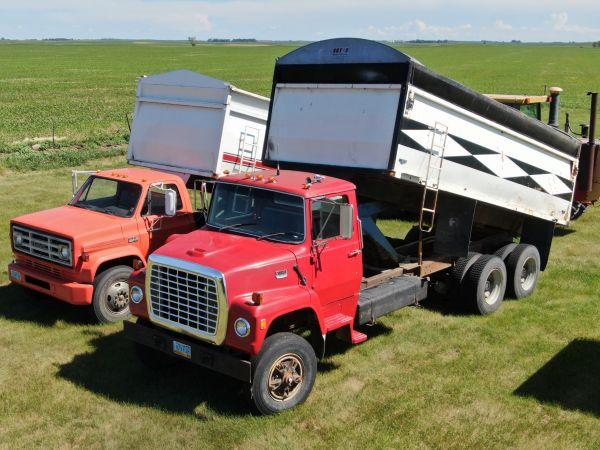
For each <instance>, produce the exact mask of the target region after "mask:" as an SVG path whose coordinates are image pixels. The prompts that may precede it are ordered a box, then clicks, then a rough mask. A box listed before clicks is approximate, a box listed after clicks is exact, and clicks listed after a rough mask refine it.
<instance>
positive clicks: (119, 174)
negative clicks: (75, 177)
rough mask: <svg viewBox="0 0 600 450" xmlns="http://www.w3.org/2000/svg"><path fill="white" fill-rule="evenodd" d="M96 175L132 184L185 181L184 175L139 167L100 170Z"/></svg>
mask: <svg viewBox="0 0 600 450" xmlns="http://www.w3.org/2000/svg"><path fill="white" fill-rule="evenodd" d="M96 175H98V176H100V177H105V178H120V179H122V180H124V181H129V182H132V183H140V184H145V183H157V182H160V181H169V180H174V179H177V178H181V179H183V176H182V175H179V174H176V173H169V172H161V171H159V170H151V169H143V168H138V167H125V168H121V169H108V170H99V171H98V172H96Z"/></svg>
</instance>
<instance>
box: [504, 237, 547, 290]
mask: <svg viewBox="0 0 600 450" xmlns="http://www.w3.org/2000/svg"><path fill="white" fill-rule="evenodd" d="M506 270H507V271H508V288H507V292H508V295H510V296H511V297H513V298H516V299H519V298H524V297H527V296H529V295H531V294H532V293H533V291H534V290H535V288H536V286H537V282H538V280H539V278H540V252H539V251H538V249H537V248H535V247H534V246H533V245H528V244H519V245H517V246H516V247H515V249H514V250H513V251H512V252H511V253H510V255H508V258H507V259H506Z"/></svg>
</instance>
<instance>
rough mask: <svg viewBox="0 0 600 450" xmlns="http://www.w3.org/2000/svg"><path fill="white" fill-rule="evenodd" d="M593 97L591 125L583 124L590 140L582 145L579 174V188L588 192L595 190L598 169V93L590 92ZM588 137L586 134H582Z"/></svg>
mask: <svg viewBox="0 0 600 450" xmlns="http://www.w3.org/2000/svg"><path fill="white" fill-rule="evenodd" d="M588 95H589V96H590V97H591V108H590V125H589V127H586V126H583V125H582V127H581V128H582V130H581V131H582V133H581V134H582V135H583V134H584V133H583V131H584V129H586V131H587V138H588V141H587V142H584V143H583V144H582V145H581V154H580V156H579V175H578V176H577V189H578V190H580V191H583V192H586V193H589V192H592V191H593V190H594V172H595V169H596V152H597V148H598V146H597V145H596V116H597V114H598V93H597V92H588ZM582 137H584V138H585V137H586V136H582Z"/></svg>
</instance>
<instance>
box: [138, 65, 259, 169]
mask: <svg viewBox="0 0 600 450" xmlns="http://www.w3.org/2000/svg"><path fill="white" fill-rule="evenodd" d="M268 110H269V99H268V98H266V97H262V96H259V95H256V94H253V93H251V92H246V91H243V90H241V89H237V88H236V87H234V86H232V85H231V84H229V83H226V82H224V81H221V80H217V79H215V78H211V77H207V76H205V75H201V74H199V73H196V72H191V71H189V70H177V71H173V72H167V73H162V74H158V75H151V76H147V77H142V78H141V79H140V82H139V85H138V91H137V98H136V105H135V113H134V120H133V125H132V129H131V138H130V141H129V149H128V161H129V163H130V164H134V165H139V166H145V167H152V168H156V169H161V170H169V171H176V172H181V173H187V174H194V175H201V176H206V177H213V176H219V175H221V174H222V173H223V171H224V170H230V171H232V170H244V168H245V167H253V166H254V165H255V164H257V162H260V160H261V158H262V148H263V142H264V136H265V127H266V122H267V115H268Z"/></svg>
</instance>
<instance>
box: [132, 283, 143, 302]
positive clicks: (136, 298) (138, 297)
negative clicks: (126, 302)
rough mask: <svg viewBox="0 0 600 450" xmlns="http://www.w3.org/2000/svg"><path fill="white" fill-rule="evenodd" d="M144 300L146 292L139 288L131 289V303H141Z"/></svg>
mask: <svg viewBox="0 0 600 450" xmlns="http://www.w3.org/2000/svg"><path fill="white" fill-rule="evenodd" d="M143 298H144V291H142V288H141V287H139V286H134V287H132V288H131V301H132V302H133V303H139V302H141V301H142V299H143Z"/></svg>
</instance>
